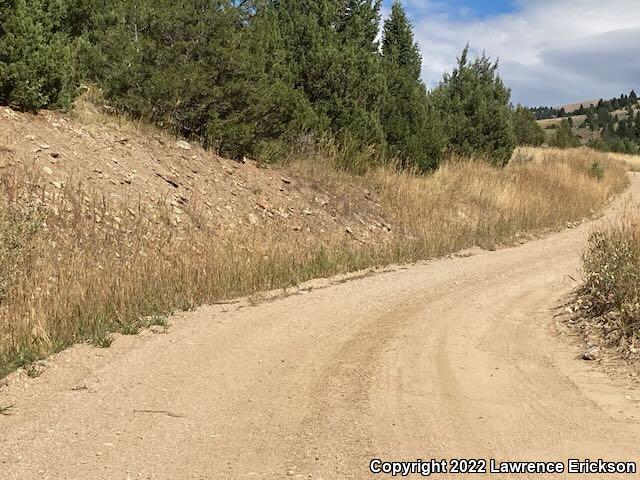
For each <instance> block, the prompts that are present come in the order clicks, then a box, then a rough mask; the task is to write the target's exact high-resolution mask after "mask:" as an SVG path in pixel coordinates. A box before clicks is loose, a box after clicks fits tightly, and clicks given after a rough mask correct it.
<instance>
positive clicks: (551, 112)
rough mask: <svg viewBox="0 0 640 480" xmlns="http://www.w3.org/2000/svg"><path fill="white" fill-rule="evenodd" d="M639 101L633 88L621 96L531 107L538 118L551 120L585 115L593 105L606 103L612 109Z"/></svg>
mask: <svg viewBox="0 0 640 480" xmlns="http://www.w3.org/2000/svg"><path fill="white" fill-rule="evenodd" d="M637 102H638V96H637V95H636V92H635V90H631V92H629V94H628V95H627V94H624V93H623V94H621V95H620V97H614V98H610V99H609V100H604V99H602V98H600V99H597V100H583V101H582V102H577V103H567V104H566V105H561V106H559V107H550V106H541V107H533V108H531V109H530V110H531V112H532V113H533V114H534V116H535V117H536V120H549V119H553V118H564V117H566V116H567V115H572V114H577V115H585V114H586V110H587V109H589V108H592V107H596V108H597V107H599V106H602V104H605V105H606V106H607V108H608V109H609V110H610V111H611V110H617V109H622V108H626V107H627V106H628V105H629V104H631V105H635V104H636V103H637Z"/></svg>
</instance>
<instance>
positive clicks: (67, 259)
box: [0, 149, 626, 376]
mask: <svg viewBox="0 0 640 480" xmlns="http://www.w3.org/2000/svg"><path fill="white" fill-rule="evenodd" d="M594 165H597V166H598V168H594ZM283 168H284V172H285V173H286V172H290V173H291V172H293V173H295V174H296V175H300V176H303V177H306V178H308V179H309V181H311V182H314V183H316V184H318V187H319V188H321V189H325V190H329V191H334V192H337V193H339V194H340V195H343V197H344V198H345V201H344V202H343V203H342V204H341V205H337V206H336V209H337V210H338V213H339V211H340V210H344V211H348V210H349V209H350V208H351V207H350V203H349V201H348V199H349V198H351V197H352V195H353V192H354V191H355V190H358V191H362V189H366V190H367V191H368V192H369V193H368V194H370V195H371V196H373V197H374V198H375V202H376V203H379V204H380V205H381V206H382V208H383V209H384V210H385V211H386V212H388V216H389V218H392V219H394V227H393V231H392V232H390V233H389V238H388V240H387V241H384V242H382V241H381V242H378V243H376V244H374V245H372V244H365V243H363V244H362V245H361V246H360V247H355V246H353V245H354V243H353V242H351V243H346V242H344V241H339V240H337V239H338V238H339V237H327V238H331V241H328V240H326V239H324V240H323V239H322V238H318V240H317V241H316V243H315V244H313V245H311V246H309V245H308V244H307V245H305V246H304V247H303V246H301V245H300V244H299V243H297V242H296V239H295V237H294V236H291V235H282V236H281V241H279V242H276V243H265V242H263V241H261V239H260V238H258V237H256V238H255V239H254V238H250V237H247V236H246V235H243V237H242V238H234V237H233V235H234V234H233V233H229V234H228V235H229V237H228V238H227V239H226V240H227V241H226V242H220V241H211V239H212V238H217V237H219V232H214V228H216V227H215V226H213V225H207V224H206V223H205V224H196V223H193V224H189V225H183V226H181V228H180V229H177V228H175V227H174V226H172V225H171V224H170V223H169V222H164V223H163V222H158V217H159V216H160V217H161V216H162V211H145V209H144V208H143V207H142V206H140V205H124V204H109V203H108V202H107V201H106V200H105V199H104V198H103V197H102V196H101V195H99V194H96V193H92V192H87V191H84V190H83V188H82V187H81V186H79V185H77V184H76V185H74V184H73V183H72V182H67V183H66V184H65V186H64V188H63V189H61V190H53V191H51V189H50V188H47V187H45V186H43V185H46V182H41V181H39V179H38V174H36V173H34V172H33V171H30V170H29V169H28V168H15V169H12V170H10V171H8V170H5V171H4V173H3V174H2V178H1V187H2V204H1V205H2V215H0V238H2V241H3V246H2V250H0V267H2V268H3V271H8V272H9V274H8V275H5V277H3V278H2V279H1V280H2V282H3V283H2V285H4V289H3V292H2V294H3V297H2V298H1V299H0V376H2V375H3V374H6V373H7V372H9V371H10V370H12V369H14V368H16V367H20V366H24V365H28V364H30V363H32V362H34V361H36V360H37V359H39V358H42V357H43V356H45V355H48V354H50V353H52V352H55V351H58V350H60V349H62V348H64V347H66V346H69V345H71V344H73V343H76V342H80V341H92V342H93V343H94V344H96V345H99V346H108V344H109V343H110V341H111V337H110V335H109V333H110V332H114V331H120V332H123V333H136V332H137V331H138V330H139V329H140V328H142V327H144V326H147V325H149V324H150V323H153V322H154V320H153V319H154V318H162V317H158V316H162V315H167V314H170V313H171V312H174V311H176V310H188V309H191V308H194V307H195V306H197V305H200V304H206V303H209V302H213V301H220V300H222V299H228V298H231V297H235V296H240V295H248V294H252V293H254V292H259V291H262V290H267V289H274V288H283V287H287V286H290V285H292V284H296V283H299V282H302V281H305V280H307V279H310V278H314V277H320V276H328V275H333V274H337V273H343V272H347V271H353V270H357V269H362V268H366V267H370V266H377V265H383V264H389V263H402V262H411V261H415V260H419V259H427V258H433V257H437V256H441V255H445V254H448V253H452V252H455V251H457V250H460V249H464V248H467V247H471V246H474V245H481V246H484V247H487V248H493V247H494V246H495V245H497V244H500V243H505V242H509V241H511V240H513V239H514V238H515V237H516V236H518V235H523V234H530V233H534V232H541V231H544V230H547V229H559V228H562V227H563V226H564V225H565V224H566V222H568V221H575V220H581V219H582V218H584V217H586V216H588V215H589V214H590V213H592V212H593V211H594V210H597V209H599V208H601V207H602V206H603V205H604V204H605V203H606V202H607V200H608V199H609V198H610V197H611V195H613V194H615V193H617V192H619V191H621V190H622V189H623V188H624V186H625V184H626V176H625V170H624V167H623V166H622V165H621V164H620V163H619V162H615V161H611V160H608V159H607V157H606V156H605V155H602V154H599V153H596V152H591V151H586V150H574V151H556V150H550V149H547V150H533V149H523V150H520V151H518V153H517V154H516V156H515V158H514V161H513V162H512V164H511V165H510V166H509V167H508V168H506V169H503V170H498V169H495V168H493V167H490V166H488V165H487V164H486V163H484V162H481V161H470V162H451V163H448V164H447V165H445V166H443V167H442V168H441V169H440V170H438V171H437V172H435V173H434V174H433V175H430V176H418V175H414V174H412V173H408V172H398V171H396V170H394V169H393V168H390V167H381V168H376V169H372V170H370V171H368V172H366V173H365V174H364V175H362V176H355V175H353V174H349V173H346V172H342V171H339V170H336V169H335V168H334V166H333V159H332V154H326V152H325V153H321V152H316V153H307V155H306V158H304V159H302V158H293V159H291V161H290V162H289V163H288V164H287V165H286V166H285V167H283ZM87 197H88V199H89V203H90V206H91V208H90V209H87V208H86V207H87V205H86V204H87ZM129 209H133V210H135V211H136V215H135V216H133V215H131V214H129V213H130V210H129ZM128 212H129V213H128ZM236 235H238V234H236ZM7 239H9V240H7ZM10 265H15V266H16V267H15V269H13V270H5V269H6V268H7V267H8V266H10Z"/></svg>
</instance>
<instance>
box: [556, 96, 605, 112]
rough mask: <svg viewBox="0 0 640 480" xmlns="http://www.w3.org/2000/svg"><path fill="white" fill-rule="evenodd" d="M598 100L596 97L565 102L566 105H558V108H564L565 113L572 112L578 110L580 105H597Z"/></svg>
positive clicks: (584, 106)
mask: <svg viewBox="0 0 640 480" xmlns="http://www.w3.org/2000/svg"><path fill="white" fill-rule="evenodd" d="M600 100H601V99H600V98H598V99H595V100H584V101H582V102H578V103H567V104H566V105H560V107H558V110H561V109H564V111H565V112H567V113H573V112H575V111H576V110H578V109H579V108H580V107H583V108H589V107H593V106H594V105H597V104H598V102H599V101H600Z"/></svg>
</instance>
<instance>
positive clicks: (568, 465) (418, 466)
mask: <svg viewBox="0 0 640 480" xmlns="http://www.w3.org/2000/svg"><path fill="white" fill-rule="evenodd" d="M369 470H370V472H371V473H373V474H376V475H385V476H392V477H408V476H414V475H420V476H423V477H430V476H432V475H439V474H445V473H446V474H461V475H464V474H482V473H499V474H518V473H528V474H541V475H544V474H550V473H569V474H582V475H584V474H593V475H601V474H611V473H617V474H629V475H634V474H636V473H637V464H636V462H626V461H619V462H615V461H605V460H602V459H598V460H591V459H583V460H581V459H576V458H570V459H568V460H566V461H553V462H548V461H525V462H522V461H517V462H513V461H498V460H495V459H489V460H486V459H451V460H436V459H432V460H415V461H411V462H394V461H383V460H380V459H377V458H376V459H373V460H371V462H370V463H369Z"/></svg>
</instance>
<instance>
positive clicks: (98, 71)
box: [89, 0, 313, 157]
mask: <svg viewBox="0 0 640 480" xmlns="http://www.w3.org/2000/svg"><path fill="white" fill-rule="evenodd" d="M254 14H255V12H248V11H247V10H244V9H243V8H240V7H236V6H235V5H234V4H233V3H232V2H231V1H230V0H182V1H180V0H177V1H174V0H158V1H154V0H135V1H134V2H132V1H130V0H120V1H117V2H110V3H109V5H108V6H105V8H104V9H103V11H102V12H101V14H100V15H99V16H98V17H97V20H96V23H97V25H96V28H95V29H93V32H92V34H91V36H90V37H89V38H90V41H91V43H92V44H94V45H96V47H97V48H98V49H99V51H100V55H99V56H98V55H97V56H96V57H97V58H99V59H100V61H99V62H96V65H94V66H93V71H94V75H95V78H96V79H97V80H98V81H99V83H100V85H101V86H102V87H103V89H104V92H105V95H106V96H107V98H109V99H110V100H111V101H112V103H113V104H114V106H116V107H118V108H120V109H122V110H126V111H128V112H130V113H132V114H134V115H137V116H140V117H143V118H147V119H150V120H152V121H154V122H156V123H158V124H160V125H162V126H164V127H165V128H169V129H171V130H174V131H176V132H178V133H180V134H182V135H184V136H186V137H193V138H197V139H200V140H202V141H203V142H204V143H205V144H206V145H207V146H209V147H212V148H215V149H218V150H219V151H221V152H222V153H224V154H227V155H230V156H234V157H239V156H242V155H248V154H252V153H256V151H257V150H258V149H259V148H260V146H261V145H263V144H264V143H265V142H267V143H268V142H270V141H277V140H280V139H281V138H282V137H283V136H287V135H291V136H294V135H295V132H296V131H300V130H303V129H304V128H306V126H307V123H308V122H311V123H313V115H309V114H308V112H310V108H309V107H308V106H307V102H306V99H305V97H304V95H302V94H301V93H300V92H297V91H296V90H295V89H294V88H291V87H290V86H289V84H287V82H286V81H284V80H282V79H281V78H278V75H276V73H278V74H279V75H282V76H283V77H285V76H286V72H284V71H282V72H281V71H279V70H278V67H276V66H273V64H274V62H275V61H277V60H278V59H280V58H282V55H281V53H280V50H281V46H280V45H281V44H280V39H279V38H278V36H277V34H276V33H274V32H273V30H270V29H269V28H268V22H267V21H266V20H265V21H262V18H256V19H255V20H256V21H251V22H248V21H247V15H252V19H253V15H254ZM102 32H104V33H102Z"/></svg>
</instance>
